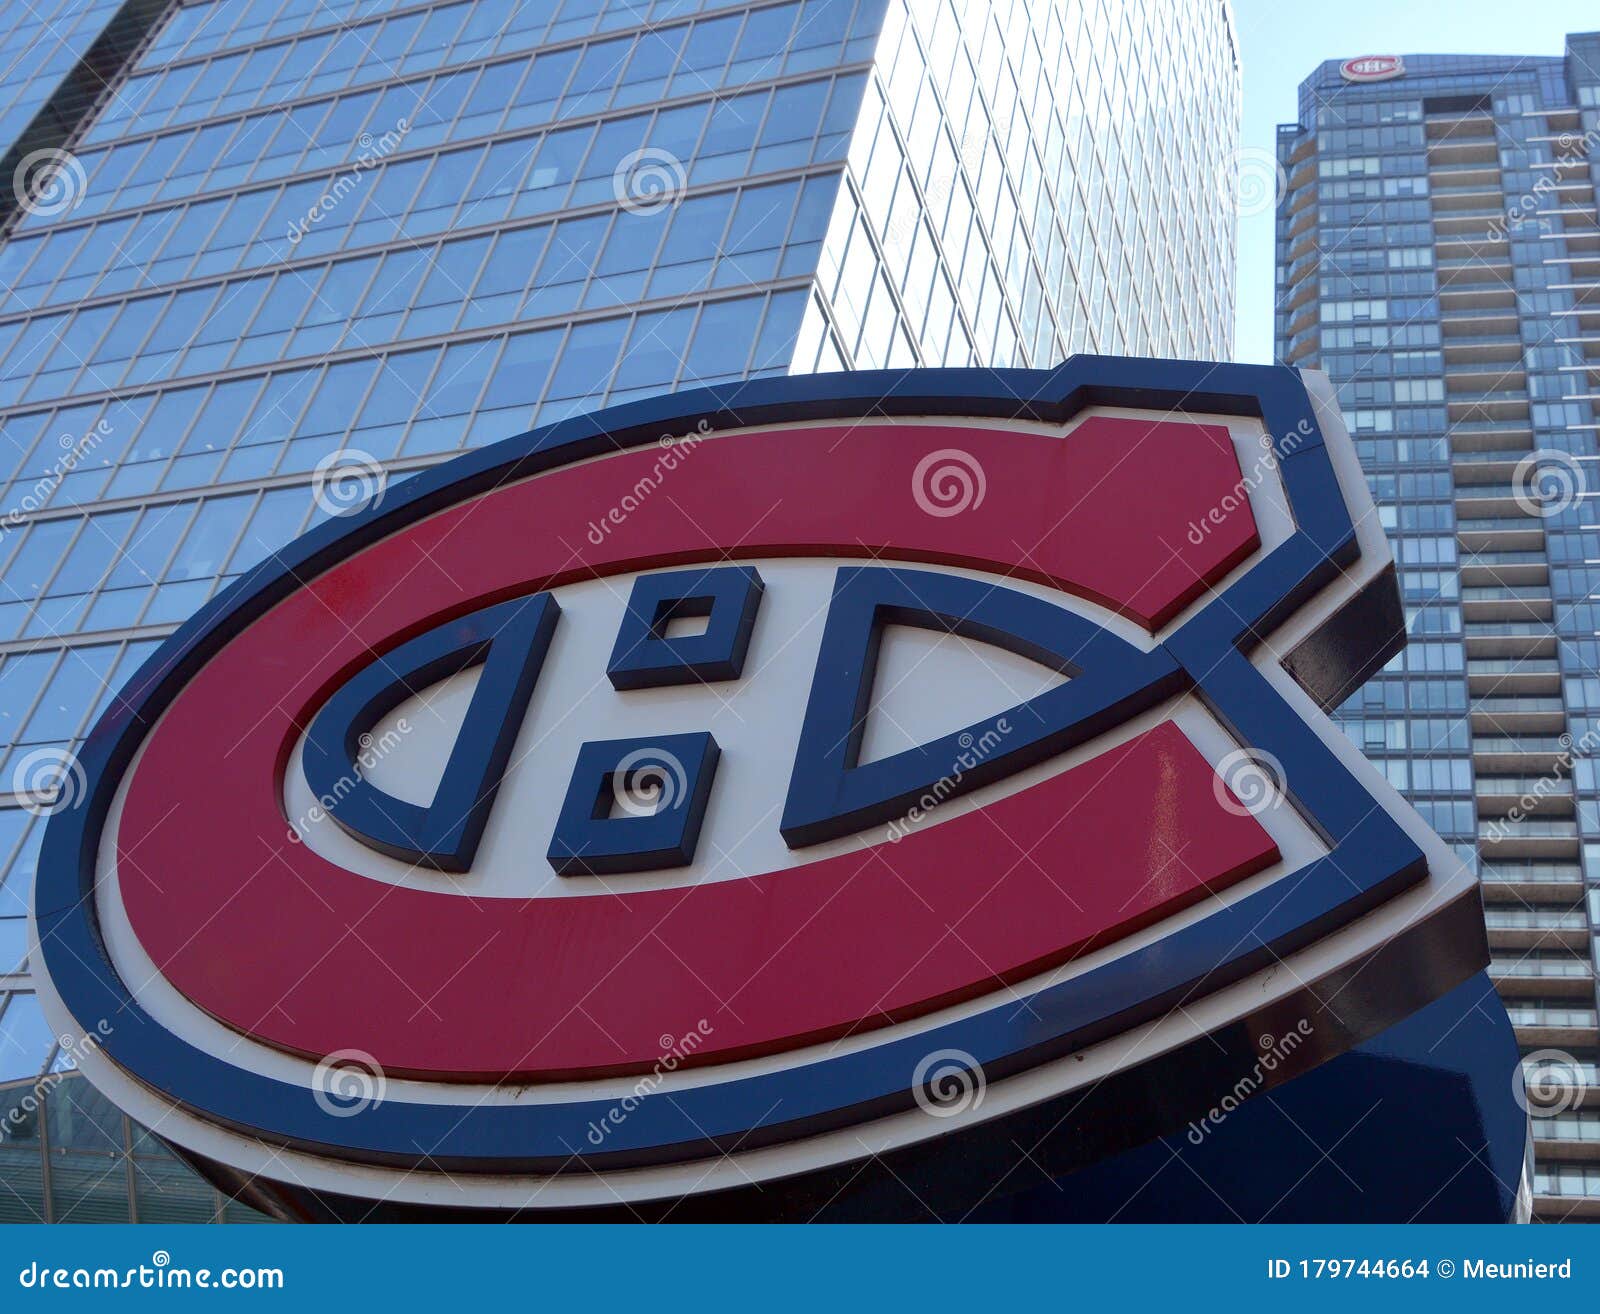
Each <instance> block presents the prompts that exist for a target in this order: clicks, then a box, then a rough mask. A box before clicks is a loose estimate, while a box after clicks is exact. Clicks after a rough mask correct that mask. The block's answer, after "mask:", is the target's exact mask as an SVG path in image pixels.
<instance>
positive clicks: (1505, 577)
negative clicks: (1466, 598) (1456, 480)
mask: <svg viewBox="0 0 1600 1314" xmlns="http://www.w3.org/2000/svg"><path fill="white" fill-rule="evenodd" d="M1458 477H1459V476H1458ZM1549 579H1550V566H1549V563H1548V562H1547V561H1546V560H1545V555H1544V553H1543V552H1478V553H1475V554H1473V555H1472V556H1467V557H1463V558H1462V559H1461V582H1462V584H1464V585H1477V584H1545V583H1548V582H1549Z"/></svg>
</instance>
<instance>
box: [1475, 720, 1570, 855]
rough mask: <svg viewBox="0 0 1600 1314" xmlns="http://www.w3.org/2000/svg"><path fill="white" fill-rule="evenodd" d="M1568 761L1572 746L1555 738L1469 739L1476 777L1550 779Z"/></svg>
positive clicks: (1507, 737) (1515, 736)
mask: <svg viewBox="0 0 1600 1314" xmlns="http://www.w3.org/2000/svg"><path fill="white" fill-rule="evenodd" d="M1571 760H1572V745H1571V744H1564V743H1562V742H1561V740H1560V739H1559V738H1558V737H1557V736H1555V735H1496V734H1493V733H1490V734H1483V735H1476V734H1475V735H1474V736H1473V738H1472V769H1473V770H1474V771H1476V772H1479V773H1480V774H1488V775H1524V776H1530V775H1531V776H1545V775H1553V774H1555V773H1556V772H1557V771H1565V770H1566V769H1567V764H1568V763H1569V762H1570V761H1571ZM1502 856H1503V855H1502Z"/></svg>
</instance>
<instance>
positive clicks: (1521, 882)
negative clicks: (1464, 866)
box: [1478, 862, 1590, 993]
mask: <svg viewBox="0 0 1600 1314" xmlns="http://www.w3.org/2000/svg"><path fill="white" fill-rule="evenodd" d="M1478 879H1479V881H1480V882H1481V883H1482V890H1483V901H1484V902H1485V903H1486V904H1487V903H1513V904H1523V903H1563V902H1570V901H1571V900H1572V899H1573V897H1574V894H1575V892H1576V891H1577V890H1578V889H1579V888H1580V887H1581V886H1582V885H1583V869H1582V868H1580V867H1579V866H1578V864H1577V863H1570V864H1568V863H1556V862H1505V863H1484V864H1483V865H1482V868H1481V870H1480V871H1479V873H1478ZM1576 966H1577V969H1578V970H1577V972H1576V973H1568V974H1567V975H1569V976H1581V977H1584V978H1587V977H1588V976H1589V975H1590V973H1589V969H1588V965H1587V964H1586V963H1584V962H1583V961H1582V960H1578V961H1577V963H1576ZM1560 993H1565V991H1564V990H1563V991H1561V992H1560Z"/></svg>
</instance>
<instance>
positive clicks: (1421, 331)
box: [1276, 33, 1600, 1219]
mask: <svg viewBox="0 0 1600 1314" xmlns="http://www.w3.org/2000/svg"><path fill="white" fill-rule="evenodd" d="M1278 162H1279V166H1280V170H1281V177H1282V180H1283V183H1284V195H1283V197H1282V203H1281V206H1280V209H1279V213H1278V233H1277V267H1278V291H1277V317H1276V331H1277V352H1278V356H1279V359H1280V360H1282V361H1285V362H1287V363H1289V364H1293V365H1297V366H1315V367H1320V368H1322V369H1324V370H1326V371H1328V373H1329V374H1330V375H1331V376H1332V378H1333V380H1334V382H1335V384H1336V386H1337V388H1338V391H1339V396H1340V399H1341V403H1342V406H1343V410H1344V414H1345V418H1346V420H1347V422H1348V425H1349V427H1350V429H1351V432H1352V433H1353V434H1354V435H1355V438H1356V446H1357V448H1358V449H1359V451H1360V454H1361V459H1362V461H1363V463H1364V465H1365V467H1366V469H1367V472H1368V474H1369V477H1370V479H1371V483H1372V486H1373V491H1374V493H1375V495H1376V498H1377V501H1378V504H1379V509H1380V514H1381V515H1382V516H1383V520H1384V525H1385V527H1386V529H1387V530H1388V531H1389V533H1390V535H1391V536H1392V538H1393V541H1394V547H1395V556H1396V558H1397V561H1398V565H1399V571H1400V580H1401V586H1402V590H1403V593H1404V597H1405V601H1406V607H1407V614H1408V621H1409V627H1410V634H1411V642H1410V645H1409V646H1408V647H1407V649H1406V651H1405V652H1404V653H1403V654H1402V655H1401V656H1400V657H1399V658H1397V659H1396V660H1395V661H1394V662H1393V663H1392V664H1391V666H1390V668H1389V669H1388V670H1386V671H1385V672H1384V674H1383V675H1382V676H1381V677H1380V678H1378V679H1375V680H1373V681H1372V682H1371V683H1370V684H1368V685H1367V686H1365V687H1364V688H1363V689H1361V690H1359V691H1358V692H1356V693H1355V694H1354V695H1353V696H1352V698H1351V699H1350V701H1349V702H1348V703H1347V704H1346V705H1345V707H1344V708H1343V709H1342V712H1341V715H1342V718H1343V720H1344V723H1345V726H1346V729H1347V730H1348V732H1349V734H1350V736H1351V737H1352V738H1353V739H1354V740H1355V741H1356V742H1357V743H1358V744H1360V745H1361V747H1362V748H1363V749H1364V750H1365V751H1366V752H1367V753H1368V754H1369V755H1371V756H1372V757H1373V758H1374V759H1375V760H1378V761H1380V762H1381V763H1382V764H1383V766H1384V768H1385V770H1386V771H1387V772H1388V774H1389V777H1390V779H1391V780H1392V781H1393V783H1394V784H1395V785H1396V786H1398V787H1399V788H1400V789H1401V790H1402V791H1404V792H1405V793H1406V794H1407V795H1408V796H1409V797H1410V799H1411V800H1412V802H1413V803H1414V804H1415V805H1416V807H1417V808H1418V809H1419V810H1420V811H1421V812H1422V813H1423V814H1424V815H1425V816H1427V817H1428V818H1429V819H1430V820H1431V821H1432V823H1433V825H1434V826H1435V827H1436V828H1437V829H1438V830H1439V831H1440V832H1441V833H1442V834H1444V835H1445V836H1446V837H1447V838H1448V839H1450V840H1451V841H1452V842H1453V843H1454V845H1455V846H1456V848H1457V849H1458V851H1459V852H1461V853H1462V854H1463V855H1464V856H1466V857H1467V858H1469V860H1471V861H1473V862H1476V863H1478V864H1479V870H1480V872H1481V875H1482V878H1483V882H1484V884H1483V892H1484V902H1485V916H1486V918H1487V921H1488V928H1489V936H1490V944H1491V947H1492V951H1493V955H1494V962H1493V965H1492V973H1493V975H1494V977H1495V978H1496V982H1497V984H1498V987H1499V989H1500V992H1501V994H1502V995H1503V997H1504V998H1505V1001H1506V1004H1507V1006H1508V1009H1509V1011H1510V1014H1511V1017H1512V1020H1513V1022H1514V1023H1515V1024H1516V1027H1517V1031H1518V1037H1519V1041H1520V1043H1521V1044H1522V1047H1523V1051H1524V1054H1525V1056H1529V1057H1527V1058H1526V1060H1525V1065H1526V1071H1527V1073H1528V1078H1529V1085H1530V1101H1531V1107H1532V1111H1533V1113H1534V1114H1535V1116H1534V1118H1533V1120H1532V1124H1533V1129H1534V1137H1535V1142H1534V1143H1535V1159H1536V1172H1535V1195H1536V1198H1537V1204H1536V1213H1537V1216H1539V1217H1541V1218H1546V1219H1562V1218H1568V1217H1574V1218H1577V1217H1595V1216H1600V1162H1597V1159H1596V1156H1597V1153H1600V1150H1597V1147H1600V1067H1597V1063H1600V1033H1597V1031H1596V998H1595V973H1594V967H1593V963H1594V952H1595V943H1596V942H1595V940H1594V935H1595V928H1596V925H1597V922H1600V770H1597V759H1596V749H1597V747H1600V605H1597V599H1600V524H1597V523H1596V522H1597V514H1596V512H1597V508H1600V500H1597V497H1600V463H1597V453H1600V405H1597V402H1600V387H1597V385H1600V227H1597V226H1596V209H1595V207H1596V182H1597V179H1600V33H1589V34H1583V35H1573V36H1570V37H1569V38H1568V39H1567V48H1566V52H1565V54H1564V55H1563V56H1557V57H1552V58H1525V57H1504V58H1501V57H1486V56H1456V55H1404V56H1392V55H1384V56H1367V57H1363V58H1358V59H1351V60H1346V61H1344V62H1343V63H1341V62H1340V61H1338V60H1330V61H1328V62H1326V63H1324V64H1322V65H1321V66H1320V67H1318V69H1317V70H1316V72H1315V73H1313V74H1312V75H1311V76H1310V77H1309V78H1307V79H1306V80H1305V82H1303V83H1302V84H1301V87H1300V106H1299V122H1298V123H1296V124H1291V125H1285V126H1282V127H1280V128H1279V129H1278Z"/></svg>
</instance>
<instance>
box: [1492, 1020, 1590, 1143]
mask: <svg viewBox="0 0 1600 1314" xmlns="http://www.w3.org/2000/svg"><path fill="white" fill-rule="evenodd" d="M1506 1014H1507V1016H1509V1017H1510V1019H1511V1025H1512V1026H1513V1027H1515V1028H1516V1032H1517V1043H1518V1044H1519V1045H1521V1046H1523V1048H1525V1049H1546V1048H1554V1047H1557V1046H1578V1045H1593V1044H1594V1043H1595V1041H1596V1040H1597V1039H1600V1037H1597V1036H1596V1035H1595V1031H1596V1027H1597V1026H1600V1017H1597V1016H1596V1013H1595V1010H1594V1009H1593V1008H1583V1007H1581V1006H1579V1005H1577V1004H1570V1005H1566V1006H1563V1005H1561V1004H1558V1003H1556V1002H1555V1001H1551V1002H1550V1003H1547V1004H1539V1005H1531V1004H1515V1005H1513V1004H1510V1003H1509V1002H1508V1004H1507V1007H1506ZM1595 1148H1596V1149H1597V1150H1600V1142H1597V1143H1596V1146H1595Z"/></svg>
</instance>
